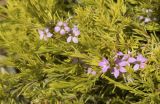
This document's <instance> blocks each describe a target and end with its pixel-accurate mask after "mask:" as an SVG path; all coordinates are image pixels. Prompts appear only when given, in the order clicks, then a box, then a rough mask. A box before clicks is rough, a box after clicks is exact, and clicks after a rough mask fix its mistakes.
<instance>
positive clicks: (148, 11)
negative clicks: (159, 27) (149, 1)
mask: <svg viewBox="0 0 160 104" xmlns="http://www.w3.org/2000/svg"><path fill="white" fill-rule="evenodd" d="M142 11H143V12H145V13H146V15H147V16H139V20H140V21H143V22H144V23H149V22H151V21H156V20H157V18H155V17H154V18H153V16H152V12H153V10H152V9H144V8H143V9H142Z"/></svg>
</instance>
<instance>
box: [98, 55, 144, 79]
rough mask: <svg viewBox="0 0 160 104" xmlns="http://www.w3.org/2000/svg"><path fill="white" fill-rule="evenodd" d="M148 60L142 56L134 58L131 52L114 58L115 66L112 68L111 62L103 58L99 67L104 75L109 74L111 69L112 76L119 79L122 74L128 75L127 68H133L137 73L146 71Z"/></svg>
mask: <svg viewBox="0 0 160 104" xmlns="http://www.w3.org/2000/svg"><path fill="white" fill-rule="evenodd" d="M146 62H147V59H146V58H145V57H143V56H142V55H141V54H139V55H138V56H136V58H134V57H132V54H131V52H128V53H127V54H123V53H122V52H118V53H117V54H116V56H115V57H114V65H113V67H111V66H110V63H109V60H107V59H106V58H103V60H102V61H101V62H100V63H99V66H100V67H101V68H102V73H105V72H107V71H108V70H109V69H111V74H113V75H114V77H115V78H117V77H118V76H119V75H120V74H121V73H126V72H127V70H126V66H129V67H131V65H132V66H133V70H134V71H137V70H139V69H140V68H141V69H144V68H145V66H146Z"/></svg>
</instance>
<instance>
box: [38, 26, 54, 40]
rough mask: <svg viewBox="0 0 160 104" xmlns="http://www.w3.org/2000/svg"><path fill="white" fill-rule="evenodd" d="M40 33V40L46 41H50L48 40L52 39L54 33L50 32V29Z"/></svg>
mask: <svg viewBox="0 0 160 104" xmlns="http://www.w3.org/2000/svg"><path fill="white" fill-rule="evenodd" d="M38 33H39V35H40V40H42V39H44V40H45V41H46V40H48V38H50V37H52V35H53V34H52V33H50V32H49V29H48V28H45V29H44V30H40V29H39V30H38Z"/></svg>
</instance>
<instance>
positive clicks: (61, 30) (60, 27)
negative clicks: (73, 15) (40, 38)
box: [54, 21, 71, 35]
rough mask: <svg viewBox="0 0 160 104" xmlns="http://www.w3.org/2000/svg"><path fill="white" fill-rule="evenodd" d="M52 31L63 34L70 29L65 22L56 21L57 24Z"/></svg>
mask: <svg viewBox="0 0 160 104" xmlns="http://www.w3.org/2000/svg"><path fill="white" fill-rule="evenodd" d="M54 31H55V32H56V33H58V32H59V33H60V34H61V35H64V34H66V33H68V32H70V31H71V29H70V28H69V26H68V24H67V23H66V22H62V21H59V22H58V23H57V25H56V26H55V27H54Z"/></svg>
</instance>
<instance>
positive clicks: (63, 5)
mask: <svg viewBox="0 0 160 104" xmlns="http://www.w3.org/2000/svg"><path fill="white" fill-rule="evenodd" d="M64 1H66V2H64ZM64 1H63V0H7V4H6V6H2V7H1V8H0V16H1V18H0V48H2V49H5V50H6V52H7V55H6V57H5V58H4V59H3V60H1V59H0V66H1V67H2V66H10V67H14V68H15V69H16V70H18V73H16V74H9V73H8V74H4V73H1V74H0V83H1V85H0V103H1V104H28V103H33V104H159V102H160V97H159V96H160V41H159V33H160V28H159V27H160V25H159V19H160V18H159V15H160V14H159V8H158V6H160V1H159V0H73V1H75V2H73V1H72V0H64ZM144 8H145V9H148V8H150V9H152V10H153V15H152V16H153V17H155V18H157V20H156V21H151V22H149V23H144V22H143V21H140V20H139V19H138V18H139V16H141V15H143V16H145V15H146V13H145V12H144V11H143V9H144ZM71 16H73V18H72V19H70V20H69V24H70V25H73V24H77V25H78V28H79V30H80V32H81V34H80V36H79V43H78V44H74V43H67V42H66V37H65V36H60V34H58V33H55V32H54V26H55V25H56V24H57V22H58V21H65V20H66V19H68V18H70V17H71ZM45 27H49V28H50V31H51V33H53V37H52V38H50V39H48V41H44V40H40V39H39V34H38V29H42V28H45ZM129 50H130V51H132V52H133V54H134V55H137V54H138V53H141V54H143V55H144V56H145V57H147V58H148V63H147V66H146V68H145V69H143V70H139V71H138V72H133V71H131V68H128V69H127V70H128V71H129V75H130V77H131V78H132V79H134V80H133V81H132V82H126V81H124V79H125V78H126V76H127V75H123V76H122V77H120V78H118V79H115V78H114V77H113V75H111V74H108V73H106V74H101V73H97V74H96V76H93V75H88V74H87V73H86V70H87V67H91V68H92V69H93V70H95V71H97V72H100V71H101V68H100V67H99V66H98V63H99V62H100V61H101V59H102V58H103V57H107V58H108V59H109V60H112V61H113V57H114V56H115V54H116V52H118V51H122V52H124V53H127V52H128V51H129ZM74 60H78V61H77V62H76V63H75V62H73V61H74Z"/></svg>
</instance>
